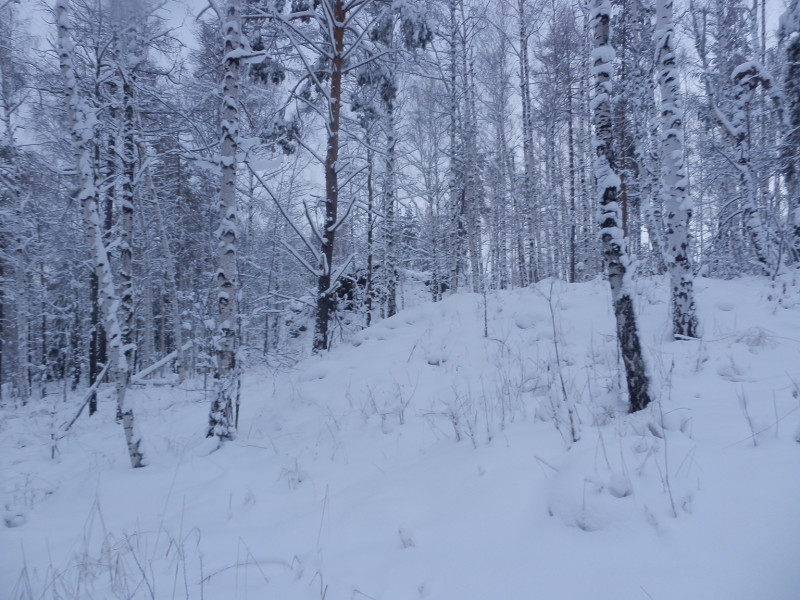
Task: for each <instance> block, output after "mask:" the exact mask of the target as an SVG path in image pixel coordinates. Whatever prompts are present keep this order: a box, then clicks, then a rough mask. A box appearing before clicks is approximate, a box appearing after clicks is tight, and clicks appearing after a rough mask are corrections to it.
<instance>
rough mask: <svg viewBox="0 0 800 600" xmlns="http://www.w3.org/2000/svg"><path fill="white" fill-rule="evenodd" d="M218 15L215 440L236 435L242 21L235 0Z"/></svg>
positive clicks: (212, 425) (211, 433)
mask: <svg viewBox="0 0 800 600" xmlns="http://www.w3.org/2000/svg"><path fill="white" fill-rule="evenodd" d="M220 17H221V19H222V39H223V46H224V54H223V67H224V68H223V80H222V108H221V109H220V117H221V118H220V129H221V136H222V139H221V143H220V191H219V222H220V225H219V228H218V229H217V232H216V236H217V273H216V288H217V289H216V307H217V310H216V323H217V325H216V327H217V332H216V340H215V349H214V351H215V355H216V357H215V358H216V370H215V373H214V379H215V383H216V389H215V391H214V394H215V396H214V400H213V401H212V403H211V412H210V413H209V417H208V432H207V435H208V437H212V436H216V437H217V438H219V440H220V441H222V440H226V439H227V440H231V439H233V438H234V437H235V436H236V426H237V411H238V409H239V388H240V374H239V366H238V364H237V356H236V352H237V346H238V339H237V327H238V322H239V309H238V293H239V280H238V272H237V266H236V249H237V238H238V216H237V214H238V213H237V207H236V197H237V193H236V160H237V158H236V154H237V149H238V147H239V67H240V64H239V63H240V60H241V58H242V54H243V52H244V48H243V46H242V22H241V9H240V1H239V0H226V2H225V6H224V13H223V14H220Z"/></svg>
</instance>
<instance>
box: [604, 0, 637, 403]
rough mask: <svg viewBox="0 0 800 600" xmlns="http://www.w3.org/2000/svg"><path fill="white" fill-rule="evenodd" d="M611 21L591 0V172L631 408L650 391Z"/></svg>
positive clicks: (607, 5)
mask: <svg viewBox="0 0 800 600" xmlns="http://www.w3.org/2000/svg"><path fill="white" fill-rule="evenodd" d="M610 21H611V2H610V1H609V0H594V1H593V4H592V29H593V34H594V35H593V40H594V48H593V50H592V63H593V68H592V71H593V73H594V75H595V85H594V90H595V94H594V98H593V100H592V103H593V106H594V114H593V117H594V130H595V137H596V141H595V145H596V152H597V154H596V157H595V165H594V175H595V179H596V182H597V194H598V197H599V204H600V212H599V215H600V218H599V222H600V239H601V241H602V252H603V258H604V261H605V267H606V272H607V273H608V281H609V284H610V287H611V300H612V303H613V306H614V316H615V317H616V321H617V337H618V339H619V345H620V349H621V351H622V361H623V363H624V365H625V379H626V381H627V384H628V396H629V411H630V412H635V411H637V410H641V409H643V408H645V407H646V406H647V405H648V404H649V403H650V391H649V380H648V376H647V368H646V366H645V362H644V357H643V355H642V348H641V344H640V342H639V330H638V327H637V325H636V315H635V313H634V310H633V299H632V298H631V282H630V278H631V274H630V273H629V272H628V269H629V267H630V257H629V256H628V252H627V239H626V238H625V235H624V233H623V230H622V207H621V206H620V203H619V200H618V199H617V193H618V190H619V186H620V179H619V175H618V174H617V172H616V167H615V162H616V161H615V157H614V151H613V145H612V144H613V140H612V130H611V92H612V76H613V64H612V61H613V59H614V49H613V48H612V47H611V45H610V43H609V27H610Z"/></svg>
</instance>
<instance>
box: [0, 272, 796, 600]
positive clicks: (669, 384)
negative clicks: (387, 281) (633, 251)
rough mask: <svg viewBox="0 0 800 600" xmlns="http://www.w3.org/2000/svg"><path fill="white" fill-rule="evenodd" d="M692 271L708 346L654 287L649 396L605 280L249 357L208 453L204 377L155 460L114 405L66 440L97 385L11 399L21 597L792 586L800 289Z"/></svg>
mask: <svg viewBox="0 0 800 600" xmlns="http://www.w3.org/2000/svg"><path fill="white" fill-rule="evenodd" d="M696 285H697V293H698V303H699V308H700V317H701V319H702V327H703V330H704V339H703V340H702V341H683V342H673V341H670V336H669V323H670V321H669V315H668V303H667V299H668V289H667V286H666V284H665V283H664V282H658V283H656V282H653V281H638V282H636V284H635V286H636V288H637V289H636V290H635V293H636V304H637V309H638V311H639V315H640V319H641V323H642V341H643V344H644V347H645V350H646V353H647V359H648V364H649V367H650V371H651V376H652V382H653V391H654V393H655V396H656V397H657V398H658V400H659V401H658V402H657V403H655V404H654V405H651V407H650V408H649V409H648V410H646V411H644V412H642V413H640V414H636V415H633V416H629V415H627V414H626V411H625V408H626V406H625V402H624V399H623V398H622V397H621V391H620V390H621V389H624V386H623V385H622V382H621V380H620V375H619V372H620V369H619V368H618V364H617V361H618V357H617V350H616V342H615V338H614V319H613V316H612V314H611V310H610V302H609V297H608V296H609V294H608V289H607V287H608V286H607V283H605V282H603V281H595V282H590V283H586V284H578V285H568V284H564V283H561V282H550V281H547V282H541V283H539V284H538V285H537V286H536V287H535V288H528V289H524V290H515V291H509V292H500V293H492V294H489V295H488V296H487V297H486V299H484V298H483V297H482V296H479V295H456V296H451V297H449V298H447V299H446V300H445V301H443V302H441V303H439V304H426V303H422V302H414V301H413V298H410V297H409V298H408V299H407V304H409V305H413V306H410V307H407V308H405V309H404V310H402V311H401V312H400V314H398V315H397V316H396V317H394V318H392V319H388V320H385V321H382V322H379V323H378V324H377V325H375V326H373V327H371V328H369V329H367V330H363V331H361V332H359V333H358V334H356V335H355V337H354V338H353V339H352V340H351V341H341V342H339V343H338V344H337V346H336V348H335V349H334V350H333V351H331V352H330V353H328V354H326V355H325V356H323V357H318V358H311V359H308V360H305V361H303V362H300V363H299V364H297V365H295V366H294V367H293V368H286V369H268V368H266V367H263V366H262V367H254V368H252V369H250V370H248V372H247V374H246V376H245V379H244V385H243V398H242V414H241V417H240V423H239V425H240V431H239V437H238V439H237V440H236V441H235V442H231V443H227V444H225V446H224V447H223V448H222V449H221V450H219V451H216V452H212V453H210V454H209V450H210V449H211V448H212V446H211V445H210V444H209V443H208V442H207V441H206V440H204V438H203V432H204V430H205V427H206V421H207V413H208V406H209V402H210V395H208V396H206V395H204V392H203V391H202V389H200V388H201V387H202V382H200V381H192V382H189V383H187V384H186V385H184V386H182V387H181V388H177V389H176V388H171V387H167V386H160V387H158V386H149V387H142V386H137V387H136V388H135V389H134V391H133V392H132V393H131V394H130V396H131V402H133V405H134V408H135V410H136V414H137V417H138V419H139V422H140V425H141V431H142V432H143V435H144V437H145V444H146V447H145V451H146V452H147V458H148V460H149V462H150V466H148V467H146V468H144V469H137V470H133V469H131V468H130V467H129V462H128V457H127V454H126V450H125V443H124V439H123V434H122V430H121V426H119V425H116V424H115V422H114V407H113V406H112V404H111V402H109V401H105V402H104V403H102V405H101V411H100V413H98V414H97V415H96V416H94V417H92V418H88V417H87V416H85V415H84V416H82V417H81V419H80V420H79V421H78V422H77V423H76V425H75V426H74V427H73V429H72V430H71V431H70V432H69V434H68V435H67V436H66V437H64V438H63V439H61V440H59V441H57V443H56V444H55V447H54V444H53V442H52V440H51V433H52V432H53V431H56V430H57V429H58V427H59V426H60V425H61V424H62V423H64V422H66V421H68V420H69V419H70V418H71V417H72V416H73V414H74V413H75V411H76V408H77V403H78V402H79V398H78V395H75V396H72V395H69V396H68V398H67V401H66V402H64V401H63V398H62V396H61V395H53V396H51V397H50V398H48V399H45V400H44V401H39V402H31V403H29V405H28V406H26V407H23V408H12V407H5V408H3V409H2V412H0V460H1V461H2V491H3V502H4V505H5V507H4V508H5V512H4V518H5V526H3V527H1V528H0V556H2V560H0V596H1V597H9V598H15V599H16V598H67V599H69V598H80V599H90V598H98V599H101V598H102V599H106V598H157V599H165V598H166V599H171V598H191V599H195V598H197V599H200V598H202V599H204V600H215V599H219V600H235V599H245V598H249V599H264V598H275V599H280V600H292V599H315V598H325V599H326V600H340V599H353V600H363V599H378V600H392V599H397V600H400V599H402V600H410V599H414V598H431V599H441V600H470V599H475V600H487V599H502V600H514V599H525V600H529V599H532V598H540V599H573V598H574V599H581V600H583V599H590V598H591V599H593V600H604V599H609V600H621V599H642V600H648V599H664V600H670V599H682V600H688V599H698V600H701V599H702V600H712V599H726V600H751V599H752V600H761V599H769V600H796V599H798V598H800V443H798V441H797V438H798V437H799V436H800V400H798V387H799V386H800V366H799V365H800V360H798V359H800V293H798V289H797V288H795V287H792V286H788V287H787V286H784V284H783V283H782V282H775V283H773V282H770V281H767V280H765V279H756V278H752V279H742V280H738V281H728V282H725V281H710V280H704V279H700V280H698V281H697V283H696ZM410 295H411V294H410V292H409V296H410ZM485 326H486V329H487V330H488V337H484V327H485ZM557 356H558V358H559V359H560V360H558V359H557V358H556V357H557ZM565 396H566V397H565ZM573 437H574V438H579V439H578V441H573ZM51 453H54V454H55V459H51Z"/></svg>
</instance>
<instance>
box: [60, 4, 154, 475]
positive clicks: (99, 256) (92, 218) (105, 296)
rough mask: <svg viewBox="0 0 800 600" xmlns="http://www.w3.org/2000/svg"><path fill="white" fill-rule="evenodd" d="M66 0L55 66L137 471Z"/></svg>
mask: <svg viewBox="0 0 800 600" xmlns="http://www.w3.org/2000/svg"><path fill="white" fill-rule="evenodd" d="M67 6H68V2H67V0H58V1H57V2H56V7H55V12H56V26H57V27H58V56H59V63H60V66H61V77H62V80H63V83H64V95H65V100H66V104H67V116H68V118H69V122H70V128H71V135H72V144H73V151H74V156H75V165H76V169H77V173H78V186H79V187H78V198H79V200H80V205H81V208H82V210H83V218H84V225H85V227H86V233H87V237H88V239H89V247H90V248H91V252H92V261H93V263H94V267H95V273H96V275H97V281H98V295H99V298H98V301H99V303H100V306H101V309H102V312H103V319H104V321H105V330H106V335H107V339H108V349H109V354H110V358H111V360H112V364H113V367H114V370H115V372H116V377H117V385H116V396H117V412H118V413H119V414H120V415H122V425H123V428H124V430H125V441H126V443H127V446H128V456H129V458H130V461H131V466H132V467H134V468H136V467H143V466H145V464H146V462H145V459H144V454H143V453H142V448H141V443H142V439H141V436H140V435H139V433H138V431H137V430H136V426H135V425H136V424H135V420H134V416H133V410H132V409H131V408H130V407H128V406H127V404H126V392H127V382H128V381H129V379H130V365H129V363H128V360H127V358H126V356H125V348H124V347H123V342H122V330H121V327H120V319H119V314H118V313H117V311H118V307H119V304H120V299H119V296H118V295H117V291H116V288H115V286H114V280H113V274H112V271H111V263H110V262H109V256H108V249H107V248H106V246H105V244H104V242H103V232H102V229H101V227H100V213H99V211H98V206H97V198H98V190H97V187H96V185H95V181H94V172H93V170H92V161H91V156H90V153H89V144H90V141H91V139H92V138H93V135H94V114H92V112H91V111H90V109H89V108H88V106H87V105H86V103H85V102H83V101H82V99H81V98H80V95H79V92H78V84H77V81H76V79H75V69H74V67H73V62H72V52H73V49H74V45H73V41H72V38H71V37H70V31H69V14H68V8H67Z"/></svg>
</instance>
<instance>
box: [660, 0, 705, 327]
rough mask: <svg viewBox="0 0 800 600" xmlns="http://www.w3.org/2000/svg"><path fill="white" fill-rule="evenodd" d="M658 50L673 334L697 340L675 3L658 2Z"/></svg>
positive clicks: (667, 0) (667, 257) (661, 0)
mask: <svg viewBox="0 0 800 600" xmlns="http://www.w3.org/2000/svg"><path fill="white" fill-rule="evenodd" d="M656 18H657V20H658V22H657V25H656V49H657V51H658V83H659V86H660V88H661V162H662V165H663V166H662V176H661V194H662V197H663V204H664V209H665V212H666V222H665V234H666V235H665V239H666V248H665V259H666V261H667V268H668V269H669V278H670V288H671V307H672V334H673V335H674V336H675V338H676V339H682V338H687V337H689V338H694V337H697V336H698V334H699V331H698V327H699V322H698V319H697V309H696V306H695V301H694V276H693V273H692V266H691V263H690V261H689V220H690V219H691V217H692V199H691V198H690V197H689V194H688V192H687V189H686V186H687V184H688V180H687V176H686V167H685V165H684V164H683V107H682V106H681V95H680V89H679V87H678V85H679V83H678V77H679V73H678V69H677V66H676V65H675V45H674V43H673V35H674V33H675V32H674V26H673V22H672V0H656Z"/></svg>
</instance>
